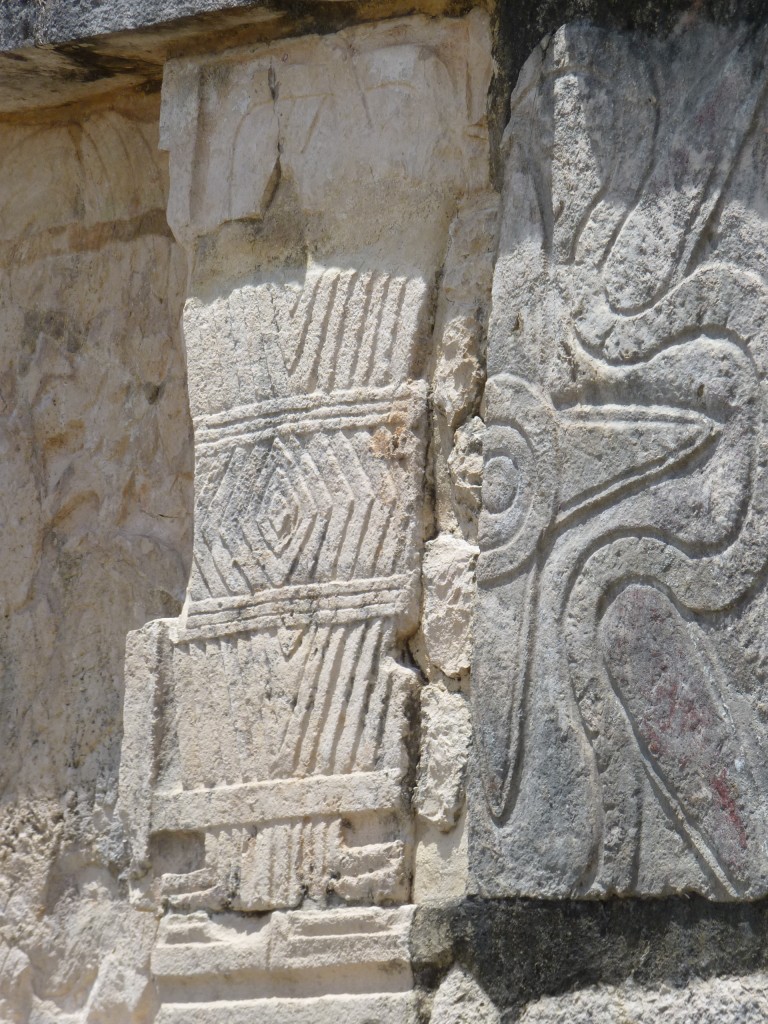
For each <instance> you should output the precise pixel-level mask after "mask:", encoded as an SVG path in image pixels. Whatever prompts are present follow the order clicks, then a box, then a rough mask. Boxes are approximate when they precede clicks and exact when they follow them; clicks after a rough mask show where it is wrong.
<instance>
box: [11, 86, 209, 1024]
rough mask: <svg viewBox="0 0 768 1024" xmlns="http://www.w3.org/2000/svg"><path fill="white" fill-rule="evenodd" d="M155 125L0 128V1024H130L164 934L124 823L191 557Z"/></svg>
mask: <svg viewBox="0 0 768 1024" xmlns="http://www.w3.org/2000/svg"><path fill="white" fill-rule="evenodd" d="M157 120H158V105H157V103H156V101H154V100H152V99H148V98H146V97H137V96H128V97H127V98H126V99H124V100H123V101H116V102H114V103H113V104H111V105H110V106H109V107H101V108H99V107H94V108H91V109H90V110H89V109H85V110H83V109H80V110H78V111H68V112H67V113H66V114H61V115H60V116H59V117H58V118H57V119H56V120H55V121H54V122H51V121H49V120H44V119H42V120H41V119H37V120H35V121H34V122H30V123H26V124H21V123H19V124H15V125H2V126H0V168H1V171H0V180H1V181H2V185H0V211H1V212H0V559H1V561H2V566H3V583H2V587H1V588H0V749H1V750H2V757H0V1007H1V1009H0V1019H2V1020H13V1021H20V1022H21V1021H26V1020H27V1019H28V1017H29V1014H30V1013H34V1014H37V1017H36V1018H35V1019H38V1020H49V1019H55V1018H57V1017H58V1016H59V1015H66V1014H77V1015H79V1017H78V1019H82V1020H86V1019H87V1020H88V1021H91V1020H93V1021H96V1020H102V1019H103V1012H106V1011H105V1010H104V1008H105V1007H109V1014H110V1020H111V1021H112V1022H113V1024H114V1022H116V1021H121V1020H125V1019H126V1017H125V1013H126V1012H127V1007H128V1004H131V1005H132V1006H133V1007H134V1008H136V1007H139V1008H140V1005H139V1004H141V1000H142V993H141V992H140V991H138V990H137V989H136V988H135V986H133V983H132V982H131V981H130V980H129V978H130V974H131V971H132V969H133V966H134V964H135V963H136V961H137V960H138V961H139V962H141V960H142V957H144V958H145V957H146V955H147V954H148V952H149V949H150V947H151V942H152V936H153V934H154V924H153V922H152V921H151V920H147V919H145V918H144V917H143V916H141V915H136V914H135V913H134V912H133V911H131V910H130V908H128V907H127V905H126V904H125V903H124V902H122V900H121V895H124V893H122V891H121V885H120V882H119V880H118V876H119V873H120V871H121V869H122V868H123V867H124V855H123V837H122V835H121V833H120V830H119V828H118V827H117V824H116V821H115V818H114V806H115V800H116V796H117V768H118V756H119V750H120V736H121V714H122V698H123V651H124V644H125V632H126V628H131V627H138V626H140V625H141V624H142V623H143V622H145V621H146V620H147V619H149V618H151V617H152V616H157V615H158V614H169V613H171V612H173V611H174V610H175V609H177V608H179V606H180V601H181V599H182V597H183V593H184V584H185V579H186V577H187V574H188V566H189V555H190V547H191V525H192V524H191V515H190V502H191V484H192V480H191V470H192V464H191V437H190V421H189V414H188V412H187V401H186V390H185V383H184V367H183V356H182V345H181V338H180V332H179V329H178V327H179V317H180V312H181V300H182V298H183V293H184V288H185V279H186V265H185V261H184V257H183V254H182V253H181V251H180V250H179V248H178V247H177V246H176V245H175V243H174V242H173V239H172V237H171V235H170V231H169V229H168V227H167V224H166V221H165V214H164V208H165V204H166V197H167V174H166V169H165V166H164V164H165V161H164V159H163V158H162V157H161V155H160V154H159V153H158V150H157ZM9 947H10V948H9ZM110 956H111V958H112V959H111V961H110ZM115 958H116V959H117V961H119V970H117V972H116V970H115V967H114V965H115ZM107 978H109V979H111V980H107ZM120 978H122V979H124V981H125V984H123V982H122V981H121V980H120ZM143 984H144V986H146V981H144V982H143ZM105 987H106V989H108V990H109V994H108V996H107V995H106V994H105ZM121 1007H122V1009H121ZM99 1014H102V1016H100V1015H99Z"/></svg>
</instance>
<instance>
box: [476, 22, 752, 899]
mask: <svg viewBox="0 0 768 1024" xmlns="http://www.w3.org/2000/svg"><path fill="white" fill-rule="evenodd" d="M764 45H765V35H764V34H758V35H757V36H754V34H750V32H748V31H747V30H746V29H741V30H733V29H729V30H726V29H722V28H715V27H712V26H707V25H706V24H703V23H696V24H691V25H689V26H688V29H687V31H686V32H685V33H684V35H683V36H681V37H679V38H675V39H670V40H667V41H659V40H656V41H649V40H642V39H641V38H640V37H639V36H638V37H635V36H632V35H631V34H620V33H614V32H608V31H603V30H601V29H598V28H592V27H588V26H585V25H572V26H568V27H566V28H564V29H562V30H561V31H559V32H558V33H557V34H556V35H555V36H554V37H553V38H552V39H551V40H550V41H549V42H548V43H547V44H546V45H545V46H542V47H541V48H540V49H539V51H538V52H537V53H536V54H535V55H534V56H533V57H532V58H531V59H530V61H529V62H528V64H527V65H526V69H525V71H524V72H523V74H522V76H521V81H520V83H519V85H518V88H517V91H516V93H515V95H514V96H513V100H512V117H511V121H510V125H509V128H508V131H507V136H506V147H507V157H506V161H507V163H506V185H505V198H504V212H503V224H502V228H501V241H500V251H499V258H498V262H497V265H496V270H495V277H494V288H493V309H492V315H491V323H490V336H489V348H488V384H487V388H486V393H485V410H484V418H485V421H486V432H485V436H484V441H483V449H484V479H483V487H482V501H483V508H482V512H481V516H480V533H479V537H480V540H479V542H480V548H481V554H480V559H479V562H478V570H477V571H478V581H479V597H478V615H477V623H476V630H475V634H476V641H475V662H474V679H473V693H474V715H475V723H476V738H477V766H476V779H477V785H476V787H475V789H474V801H473V813H472V823H473V838H472V839H471V840H470V862H471V867H472V870H473V872H474V883H473V884H474V885H475V886H476V887H477V889H478V890H479V891H481V892H483V893H485V894H488V895H491V894H494V895H499V894H502V893H504V894H509V893H524V894H528V895H543V896H565V895H567V894H574V895H575V894H579V895H606V894H610V893H622V894H624V893H642V894H648V895H650V894H662V893H668V892H673V891H685V890H694V891H698V892H701V893H704V894H706V895H707V896H710V897H712V898H718V899H736V898H741V897H757V896H760V895H763V894H765V893H766V891H768V858H767V857H766V852H765V851H766V843H767V842H768V804H767V803H766V800H765V792H766V787H767V786H768V773H767V772H766V759H765V756H764V752H763V751H764V747H765V744H766V741H767V740H768V732H767V731H766V719H765V714H764V709H763V708H762V705H761V694H762V692H763V690H764V687H765V672H764V664H763V662H762V660H761V659H760V658H759V657H755V655H756V654H757V649H758V648H759V647H760V646H761V643H762V641H761V640H760V639H759V638H760V637H762V636H764V633H765V621H766V613H767V612H768V608H767V606H766V597H765V585H766V562H768V529H766V521H767V520H766V512H767V511H768V476H767V475H766V457H765V445H766V415H767V414H768V405H767V404H766V403H767V401H768V393H767V390H766V388H767V383H768V382H767V377H768V347H767V346H768V335H767V334H766V329H767V328H766V310H767V309H768V303H767V300H768V280H767V279H766V274H767V273H768V262H767V259H766V254H768V216H767V215H766V210H765V204H764V202H763V198H762V193H763V188H764V185H763V183H764V177H765V171H766V166H767V165H768V149H766V141H767V140H768V133H767V132H766V116H767V115H766V109H765V82H766V70H765V66H764V62H763V51H764ZM702 62H705V63H706V66H707V67H708V68H710V69H712V73H711V74H708V75H707V77H706V79H702V78H701V75H700V70H701V67H702V66H703V64H702ZM750 652H755V653H754V655H753V654H751V653H750Z"/></svg>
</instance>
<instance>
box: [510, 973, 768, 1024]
mask: <svg viewBox="0 0 768 1024" xmlns="http://www.w3.org/2000/svg"><path fill="white" fill-rule="evenodd" d="M767 1014H768V977H767V976H766V975H765V974H758V975H755V976H752V977H746V978H718V979H716V980H714V981H697V982H693V983H692V984H691V985H689V986H688V987H686V988H684V989H672V988H668V987H666V986H664V987H662V988H661V989H650V990H649V989H643V988H640V986H637V985H627V986H624V987H623V988H611V987H605V988H602V987H595V988H592V989H585V990H584V991H582V992H576V993H574V994H573V995H568V996H559V997H550V998H545V999H541V1000H539V1001H538V1002H535V1003H531V1004H530V1005H529V1006H528V1007H527V1008H526V1010H525V1011H524V1012H523V1013H522V1015H521V1016H520V1024H561V1022H562V1024H593V1022H594V1024H597V1022H599V1021H606V1020H621V1021H631V1022H632V1024H651V1022H654V1024H655V1022H656V1021H659V1020H663V1021H665V1022H666V1021H669V1022H670V1024H757V1022H758V1021H762V1020H765V1018H766V1015H767Z"/></svg>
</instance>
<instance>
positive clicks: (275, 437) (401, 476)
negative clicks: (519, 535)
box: [120, 12, 490, 1024]
mask: <svg viewBox="0 0 768 1024" xmlns="http://www.w3.org/2000/svg"><path fill="white" fill-rule="evenodd" d="M489 53H490V42H489V34H488V20H487V17H486V16H485V15H484V14H481V13H480V12H475V13H473V14H471V15H470V16H468V17H466V18H462V19H455V20H451V21H445V22H441V23H436V24H432V23H430V22H428V21H426V20H423V19H409V20H403V21H394V22H391V23H386V24H383V25H377V26H371V27H365V28H360V29H353V30H349V31H347V32H342V33H338V34H337V35H334V36H328V37H312V38H307V39H298V40H293V41H283V42H281V43H279V44H276V45H275V46H274V47H260V48H256V49H254V48H246V49H243V50H237V51H232V52H229V53H226V54H223V55H220V56H217V57H207V58H201V59H184V60H178V61H172V62H170V64H169V66H168V68H167V71H166V75H165V79H164V85H163V114H162V130H163V142H164V145H165V146H166V147H167V149H168V150H169V156H170V174H171V180H170V199H169V221H170V223H171V225H172V227H173V230H174V233H175V234H176V236H177V238H178V239H179V240H180V241H181V242H182V244H183V245H184V247H185V249H186V252H187V255H188V258H189V267H190V279H189V285H188V295H187V302H186V306H185V310H184V317H183V327H184V338H185V343H186V351H187V360H188V370H189V392H190V404H191V409H192V414H193V421H194V429H195V539H194V549H193V566H192V572H191V577H190V581H189V586H188V589H187V595H186V602H185V606H184V611H183V614H182V615H181V616H180V617H179V618H178V619H174V620H160V621H156V622H154V623H151V624H150V625H149V626H147V627H145V628H144V629H143V630H141V631H139V632H136V633H133V634H131V636H130V637H129V642H128V650H127V670H126V679H127V682H126V702H125V716H124V721H125V733H124V740H123V749H122V765H121V777H120V793H121V810H122V814H123V818H124V819H125V820H126V823H127V824H128V830H129V833H130V835H131V843H132V849H131V853H132V866H131V876H132V877H131V885H132V894H133V899H134V903H135V904H136V905H139V906H142V907H144V908H146V909H147V910H150V911H154V912H156V911H158V910H160V909H162V910H166V911H170V912H172V913H173V915H174V916H173V917H171V918H169V919H168V922H167V927H165V926H164V928H163V930H162V931H161V935H160V939H159V943H158V946H157V949H156V954H155V961H154V963H153V971H154V974H155V976H156V977H157V978H158V986H159V996H160V999H161V1001H162V1002H163V1007H164V1008H163V1010H162V1011H161V1015H160V1017H159V1020H167V1021H171V1020H182V1019H183V1020H189V1019H192V1010H191V1005H192V1004H197V1003H199V1002H200V1001H201V1000H202V999H203V998H205V1000H207V1001H208V1003H210V1006H208V1008H207V1009H200V1008H198V1010H196V1011H195V1012H198V1011H199V1016H196V1017H194V1019H195V1020H203V1019H205V1020H209V1019H210V1020H213V1019H217V1020H218V1019H222V1018H221V1017H217V1016H216V1013H218V1012H221V1013H226V1014H229V1013H230V1011H231V1012H235V1009H236V1011H237V1013H238V1014H240V1015H241V1016H239V1017H238V1018H237V1019H243V1020H245V1019H246V1018H247V1019H256V1018H257V1017H258V1019H259V1020H261V1019H264V1020H267V1019H269V1020H272V1019H274V1020H278V1019H279V1020H286V1021H287V1020H296V1021H299V1020H301V1021H304V1020H309V1019H315V1010H313V1004H312V1003H311V1001H308V1000H311V999H314V998H315V997H317V998H322V999H324V1000H325V1001H324V1003H323V1006H325V1011H324V1012H330V1011H329V1010H328V1007H329V1006H334V1007H335V1006H336V1000H337V997H339V993H340V992H347V991H349V992H351V993H358V995H359V996H360V998H359V999H358V1000H357V1001H355V999H351V1000H347V998H346V996H345V997H344V998H341V997H339V998H338V1002H339V1005H338V1008H337V1009H338V1012H340V1013H343V1014H344V1015H345V1016H348V1017H349V1019H350V1020H352V1019H354V1020H359V1021H361V1024H362V1022H363V1021H368V1020H373V1019H375V1020H382V1021H384V1020H392V1021H395V1020H398V1021H400V1020H402V1021H407V1020H411V1019H412V1017H413V1014H414V1013H415V1009H414V1000H413V997H412V994H411V993H409V991H408V988H409V985H410V972H409V970H408V968H407V964H406V963H405V961H404V959H403V950H402V948H401V947H403V946H404V943H405V942H406V939H407V933H408V927H409V925H408V920H409V919H408V915H407V914H405V916H403V915H402V914H400V915H399V914H398V913H394V912H390V910H389V909H385V908H384V907H382V906H381V905H386V907H387V908H388V907H390V906H392V905H395V904H399V903H404V902H406V901H407V900H408V899H409V896H410V883H411V875H412V863H411V862H412V857H411V852H412V846H413V826H412V818H413V815H412V813H411V807H410V799H411V791H412V789H413V787H414V784H415V781H416V765H415V758H414V756H413V755H414V748H415V745H416V740H417V723H418V708H417V703H416V698H417V690H418V685H419V680H418V674H417V673H416V672H415V671H414V670H413V669H412V668H409V667H408V665H407V657H406V656H404V647H405V643H406V641H407V639H408V637H409V635H411V634H412V633H413V632H414V631H415V630H416V628H417V625H418V618H419V609H420V565H421V552H422V547H423V541H424V537H425V534H426V533H427V530H428V529H429V509H428V508H426V507H425V501H424V498H425V491H426V488H425V449H426V437H427V419H428V418H427V384H426V379H425V378H426V374H427V368H428V361H429V348H430V335H431V330H432V319H433V308H434V304H435V292H436V290H437V287H438V275H439V271H440V268H441V264H442V261H443V257H444V253H445V251H446V248H447V246H448V242H449V231H450V225H451V221H452V219H453V218H454V217H455V216H456V211H457V206H458V203H459V201H460V200H466V199H467V197H469V196H472V195H473V193H474V192H479V191H482V190H483V189H487V168H488V151H487V135H486V129H485V97H486V93H487V88H488V82H489V78H490V61H489V56H488V55H489ZM307 904H309V905H310V906H312V907H313V908H314V910H313V912H314V911H317V913H316V914H315V916H314V917H312V916H307V913H306V911H307ZM371 904H373V905H379V907H378V908H377V907H376V906H370V905H371ZM302 906H303V908H304V909H303V910H302V912H301V917H300V918H299V917H297V918H293V917H291V916H290V914H289V913H288V911H290V910H292V909H293V908H299V907H302ZM361 908H364V912H363V910H362V909H361ZM266 912H269V913H270V914H271V916H269V917H267V916H264V915H265V913H266ZM254 913H258V914H260V915H262V916H260V917H259V918H258V919H256V918H253V917H248V916H247V915H249V914H254ZM218 915H229V916H228V917H226V920H225V919H224V918H223V917H220V916H218ZM393 943H394V945H395V946H397V951H396V952H397V955H395V954H394V953H392V950H391V949H390V946H392V944H393ZM345 944H346V945H345ZM342 947H345V948H346V952H344V950H343V949H342ZM331 949H332V954H329V955H332V957H333V958H335V959H334V961H333V963H334V965H335V967H336V968H343V969H344V971H345V972H347V973H348V974H349V976H350V980H349V982H348V984H349V985H350V986H352V987H351V988H349V989H346V988H343V987H342V988H340V987H339V983H338V980H337V979H336V978H335V977H334V976H333V973H332V972H331V971H330V969H328V970H326V969H325V968H326V967H329V965H328V964H326V965H323V963H322V957H323V955H324V952H323V951H326V952H328V951H329V950H331ZM321 968H322V969H321ZM358 968H359V971H358ZM363 968H364V969H363ZM218 974H222V975H226V978H227V979H228V981H227V984H226V985H225V984H224V983H220V982H219V981H218V980H217V975H218ZM267 974H270V977H271V975H272V974H275V975H276V976H277V981H275V982H274V984H272V985H271V987H270V985H268V984H267V980H268V979H266V976H267ZM357 974H359V975H360V977H359V978H358V977H357ZM230 982H231V984H230ZM345 984H346V983H345ZM294 996H295V997H296V998H297V1000H298V1002H297V1003H296V1004H295V1005H294V1004H293V1003H292V1000H293V998H294ZM385 996H386V998H385ZM390 996H391V998H390ZM278 999H279V1000H281V1001H280V1002H275V1000H278ZM221 1000H224V1001H227V1002H226V1006H225V1007H224V1008H223V1009H221V1008H220V1010H216V1006H217V1005H218V1003H219V1001H221ZM258 1000H263V1002H261V1003H259V1005H258V1006H255V1005H252V1003H253V1002H254V1001H258ZM166 1003H167V1004H168V1005H167V1006H166ZM289 1004H290V1005H289ZM353 1004H354V1005H353ZM385 1004H386V1005H385ZM174 1007H175V1008H174ZM253 1014H255V1016H253ZM249 1015H250V1016H249ZM227 1019H230V1018H229V1016H228V1017H227ZM232 1019H234V1018H232Z"/></svg>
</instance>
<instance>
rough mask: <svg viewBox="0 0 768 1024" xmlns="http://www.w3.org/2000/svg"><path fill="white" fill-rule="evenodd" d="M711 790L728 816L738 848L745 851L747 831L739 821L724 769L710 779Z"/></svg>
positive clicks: (739, 817) (739, 816)
mask: <svg viewBox="0 0 768 1024" xmlns="http://www.w3.org/2000/svg"><path fill="white" fill-rule="evenodd" d="M712 788H713V789H714V791H715V792H716V793H717V796H718V799H719V800H720V807H721V808H722V809H723V810H724V811H725V813H726V814H727V815H728V818H729V820H730V822H731V824H732V825H733V827H734V829H735V831H736V834H737V836H738V837H739V846H740V847H741V848H742V850H745V849H746V847H747V830H746V828H745V827H744V822H743V821H742V820H741V815H740V814H739V810H738V808H737V806H736V801H735V800H734V798H733V793H732V792H731V788H730V786H729V785H728V778H727V775H726V770H725V768H723V770H722V771H721V772H720V774H719V775H715V777H714V778H713V779H712Z"/></svg>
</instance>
